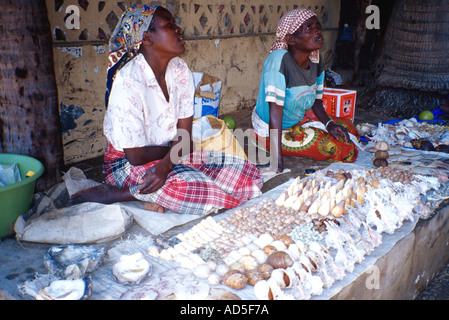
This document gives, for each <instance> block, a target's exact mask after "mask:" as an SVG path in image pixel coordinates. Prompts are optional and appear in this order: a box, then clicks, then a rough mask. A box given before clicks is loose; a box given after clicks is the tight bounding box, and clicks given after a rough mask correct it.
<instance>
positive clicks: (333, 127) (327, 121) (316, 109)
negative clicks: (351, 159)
mask: <svg viewBox="0 0 449 320" xmlns="http://www.w3.org/2000/svg"><path fill="white" fill-rule="evenodd" d="M312 111H313V113H314V114H315V115H316V117H317V118H318V120H320V121H321V122H322V123H323V124H324V125H325V126H326V130H327V131H328V132H329V133H330V134H331V135H332V137H334V138H335V139H336V140H338V136H339V135H341V136H342V137H343V138H344V139H345V143H346V144H349V142H350V141H351V140H350V139H349V134H348V132H347V131H346V129H345V128H344V127H343V126H340V125H337V124H335V122H334V121H332V119H331V118H330V117H329V116H328V115H327V113H326V110H324V107H323V101H322V100H320V99H316V100H315V103H314V104H313V106H312Z"/></svg>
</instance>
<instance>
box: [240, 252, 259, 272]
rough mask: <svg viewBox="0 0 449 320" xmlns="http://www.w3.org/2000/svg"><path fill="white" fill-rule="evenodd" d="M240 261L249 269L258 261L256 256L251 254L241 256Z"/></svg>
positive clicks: (254, 266)
mask: <svg viewBox="0 0 449 320" xmlns="http://www.w3.org/2000/svg"><path fill="white" fill-rule="evenodd" d="M240 263H241V264H242V265H243V267H244V268H245V270H251V269H254V268H256V267H257V266H258V262H257V260H256V258H255V257H253V256H251V255H246V256H243V257H242V258H241V259H240Z"/></svg>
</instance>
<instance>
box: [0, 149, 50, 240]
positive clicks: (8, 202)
mask: <svg viewBox="0 0 449 320" xmlns="http://www.w3.org/2000/svg"><path fill="white" fill-rule="evenodd" d="M15 163H17V164H18V166H19V170H20V175H21V176H22V181H20V182H17V183H13V184H10V185H7V186H4V187H0V238H3V237H6V236H8V235H10V230H11V229H12V228H13V226H14V223H15V222H16V220H17V218H18V217H19V216H20V215H22V214H24V213H25V212H27V211H28V210H29V209H30V207H31V202H32V201H33V195H34V189H35V187H36V180H37V179H38V178H39V177H40V176H41V175H42V173H44V166H43V165H42V163H41V162H40V161H39V160H37V159H34V158H32V157H28V156H23V155H20V154H10V153H0V164H15ZM28 171H33V172H34V175H32V176H31V177H27V176H26V174H27V172H28Z"/></svg>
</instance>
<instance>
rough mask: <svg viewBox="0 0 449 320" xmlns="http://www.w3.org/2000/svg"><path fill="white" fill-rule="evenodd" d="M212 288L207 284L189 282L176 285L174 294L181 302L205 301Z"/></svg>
mask: <svg viewBox="0 0 449 320" xmlns="http://www.w3.org/2000/svg"><path fill="white" fill-rule="evenodd" d="M209 291H210V287H209V285H208V284H207V283H205V282H200V281H188V282H184V283H176V285H175V288H174V293H175V296H176V298H177V299H179V300H204V299H206V298H207V297H208V296H209Z"/></svg>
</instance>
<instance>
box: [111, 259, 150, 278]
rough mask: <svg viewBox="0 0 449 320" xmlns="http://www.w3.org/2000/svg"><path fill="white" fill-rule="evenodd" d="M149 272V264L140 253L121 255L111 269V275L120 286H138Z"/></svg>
mask: <svg viewBox="0 0 449 320" xmlns="http://www.w3.org/2000/svg"><path fill="white" fill-rule="evenodd" d="M150 271H151V264H150V263H149V262H148V261H147V260H146V259H145V258H144V256H143V254H142V253H141V252H137V253H134V254H129V255H123V256H121V257H120V260H119V262H117V263H116V264H114V266H113V267H112V274H113V275H114V277H115V278H116V279H117V281H118V282H120V283H121V284H127V285H135V284H139V283H140V282H141V281H142V279H143V278H145V277H146V276H147V275H148V273H149V272H150Z"/></svg>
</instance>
